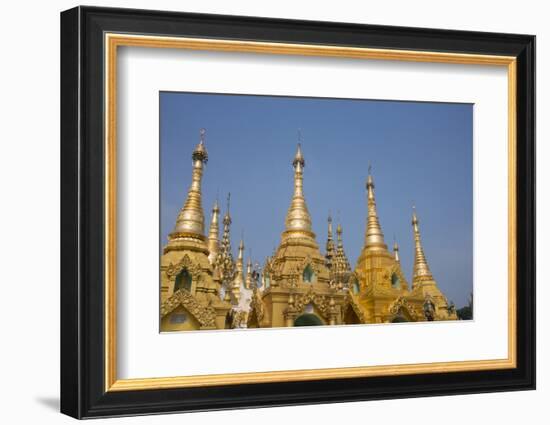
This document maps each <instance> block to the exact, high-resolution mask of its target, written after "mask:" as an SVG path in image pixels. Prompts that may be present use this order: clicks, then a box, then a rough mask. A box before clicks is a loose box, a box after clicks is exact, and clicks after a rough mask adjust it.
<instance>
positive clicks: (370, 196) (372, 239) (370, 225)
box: [365, 163, 388, 250]
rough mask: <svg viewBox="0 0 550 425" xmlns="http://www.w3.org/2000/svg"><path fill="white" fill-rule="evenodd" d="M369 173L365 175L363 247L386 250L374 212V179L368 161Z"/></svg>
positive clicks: (376, 215)
mask: <svg viewBox="0 0 550 425" xmlns="http://www.w3.org/2000/svg"><path fill="white" fill-rule="evenodd" d="M368 170H369V174H368V177H367V185H366V186H367V209H368V215H367V228H366V231H365V248H367V249H370V250H387V249H388V247H387V246H386V244H385V242H384V234H383V233H382V228H381V227H380V222H379V221H378V214H377V212H376V201H375V199H374V179H373V178H372V174H371V172H372V166H371V165H370V163H369V168H368Z"/></svg>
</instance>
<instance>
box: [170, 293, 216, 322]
mask: <svg viewBox="0 0 550 425" xmlns="http://www.w3.org/2000/svg"><path fill="white" fill-rule="evenodd" d="M180 305H181V306H183V307H185V309H186V310H187V311H188V312H189V313H191V314H192V315H193V317H194V318H195V319H197V321H198V322H199V323H200V325H201V327H205V328H215V327H216V310H214V308H212V307H211V306H205V305H203V304H202V303H200V302H199V301H197V299H196V298H195V297H194V296H193V295H191V294H190V293H189V292H187V291H186V290H185V289H183V288H180V289H178V290H177V291H176V292H174V294H173V295H172V296H171V297H170V298H168V299H167V300H166V301H165V302H164V303H163V304H162V305H161V307H160V316H161V318H162V317H165V316H166V315H167V314H170V313H171V312H172V311H174V309H175V308H176V307H178V306H180Z"/></svg>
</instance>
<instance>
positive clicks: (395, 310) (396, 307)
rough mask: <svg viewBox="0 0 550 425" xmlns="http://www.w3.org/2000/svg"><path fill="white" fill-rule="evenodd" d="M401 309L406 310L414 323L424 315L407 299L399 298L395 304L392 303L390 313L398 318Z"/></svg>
mask: <svg viewBox="0 0 550 425" xmlns="http://www.w3.org/2000/svg"><path fill="white" fill-rule="evenodd" d="M401 309H404V310H405V311H406V312H407V313H408V314H409V315H410V316H411V319H413V320H414V321H417V320H421V319H422V314H421V313H419V312H418V311H417V309H416V308H415V307H414V306H413V305H412V304H411V303H409V302H408V301H407V299H406V298H405V297H399V298H397V299H396V300H395V301H394V302H393V303H391V304H390V306H389V308H388V313H389V314H390V315H393V316H396V315H397V314H399V312H400V310H401Z"/></svg>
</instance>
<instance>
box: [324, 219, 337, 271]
mask: <svg viewBox="0 0 550 425" xmlns="http://www.w3.org/2000/svg"><path fill="white" fill-rule="evenodd" d="M327 222H328V230H327V245H326V248H327V252H326V254H325V260H326V261H325V263H326V265H327V267H328V268H329V269H330V268H331V267H332V261H333V259H334V255H335V250H334V241H333V239H332V217H331V215H330V212H329V214H328V219H327Z"/></svg>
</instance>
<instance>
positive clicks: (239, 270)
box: [231, 239, 244, 303]
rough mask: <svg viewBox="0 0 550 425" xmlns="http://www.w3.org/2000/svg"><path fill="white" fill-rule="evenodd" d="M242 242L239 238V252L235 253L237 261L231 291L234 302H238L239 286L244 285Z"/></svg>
mask: <svg viewBox="0 0 550 425" xmlns="http://www.w3.org/2000/svg"><path fill="white" fill-rule="evenodd" d="M243 266H244V242H243V240H242V239H241V242H240V243H239V253H238V254H237V261H236V263H235V278H234V279H233V287H232V289H231V292H232V293H233V299H234V301H235V302H236V303H238V302H239V299H240V295H241V287H243V286H244V274H243V271H244V267H243Z"/></svg>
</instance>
